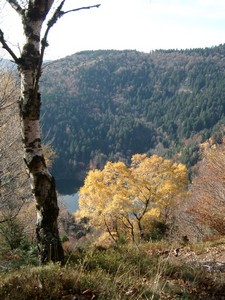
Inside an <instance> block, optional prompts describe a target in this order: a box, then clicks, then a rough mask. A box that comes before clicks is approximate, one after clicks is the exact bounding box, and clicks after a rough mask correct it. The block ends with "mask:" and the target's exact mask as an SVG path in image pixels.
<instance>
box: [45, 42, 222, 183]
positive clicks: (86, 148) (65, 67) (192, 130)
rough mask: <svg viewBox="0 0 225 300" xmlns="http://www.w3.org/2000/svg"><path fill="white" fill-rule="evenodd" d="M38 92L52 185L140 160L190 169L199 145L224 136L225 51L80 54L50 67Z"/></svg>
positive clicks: (194, 161)
mask: <svg viewBox="0 0 225 300" xmlns="http://www.w3.org/2000/svg"><path fill="white" fill-rule="evenodd" d="M41 87H42V98H43V103H42V108H43V112H44V114H43V116H42V118H43V134H44V137H45V139H46V140H50V141H52V145H53V147H54V149H55V150H56V153H57V158H56V160H55V164H54V167H53V172H54V174H55V175H56V178H66V179H73V178H75V176H76V177H77V176H78V177H79V176H80V175H81V177H82V173H83V171H85V170H86V169H87V168H89V167H95V166H98V167H99V166H102V165H103V164H104V163H105V162H106V160H111V161H116V160H118V159H122V160H129V159H130V157H131V156H132V155H133V154H135V153H144V152H149V153H157V154H159V155H163V156H167V157H172V156H174V155H177V156H176V159H179V160H180V161H181V162H183V163H187V165H188V166H190V165H193V164H195V163H196V161H197V160H198V155H199V151H198V150H199V147H198V145H199V143H202V142H203V141H205V140H206V139H208V138H209V137H214V139H215V141H217V142H218V141H219V140H220V137H221V136H222V135H223V129H224V128H223V127H224V126H223V124H224V121H225V118H224V113H225V45H220V46H218V47H214V48H206V49H193V50H182V51H178V50H167V51H165V50H158V51H153V52H151V53H149V54H146V53H140V52H137V51H115V50H108V51H86V52H80V53H77V54H74V55H72V56H68V57H66V58H64V59H60V60H57V61H54V62H50V63H47V64H46V66H45V68H44V72H43V77H42V82H41Z"/></svg>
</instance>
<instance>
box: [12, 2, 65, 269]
mask: <svg viewBox="0 0 225 300" xmlns="http://www.w3.org/2000/svg"><path fill="white" fill-rule="evenodd" d="M8 2H9V3H10V4H12V3H13V5H15V4H16V5H18V4H17V2H15V1H10V0H9V1H8ZM52 3H53V0H51V1H44V0H39V1H35V0H33V1H29V4H28V7H27V9H26V10H23V9H22V8H18V6H17V11H18V12H19V14H20V16H21V19H22V23H23V27H24V33H25V36H26V43H25V45H24V47H23V49H22V54H21V57H20V58H17V59H16V60H15V62H16V63H17V66H18V70H19V73H20V77H21V96H20V101H19V107H20V118H21V127H22V139H23V147H24V161H25V164H26V167H27V172H28V173H29V176H30V179H31V187H32V193H33V195H34V198H35V201H36V208H37V224H36V236H37V243H38V249H39V255H40V261H41V263H47V262H49V261H54V262H56V261H63V259H64V253H63V248H62V245H61V241H60V237H59V231H58V225H57V218H58V214H59V208H58V203H57V194H56V187H55V180H54V178H53V176H52V175H51V174H50V173H49V171H48V168H47V166H46V163H45V159H44V156H43V151H42V143H41V130H40V106H41V95H40V93H39V85H38V83H39V78H40V72H39V69H40V65H41V64H42V57H41V55H40V48H41V43H40V40H41V28H42V24H43V22H44V20H45V17H46V15H47V14H48V12H49V10H50V8H51V5H52Z"/></svg>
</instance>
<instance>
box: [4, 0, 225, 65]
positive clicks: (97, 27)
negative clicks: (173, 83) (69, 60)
mask: <svg viewBox="0 0 225 300" xmlns="http://www.w3.org/2000/svg"><path fill="white" fill-rule="evenodd" d="M57 1H58V2H59V0H57ZM4 3H5V1H4V0H0V5H1V7H0V9H1V14H0V28H1V29H3V31H4V32H5V37H6V38H7V40H8V42H9V43H10V45H12V47H14V49H15V52H17V51H18V48H19V45H20V44H21V41H22V33H21V32H22V29H21V26H20V22H19V19H18V17H17V15H16V13H15V12H13V11H12V10H11V9H8V8H7V6H3V5H4ZM98 3H101V6H100V8H98V9H96V8H95V9H91V10H84V11H79V12H75V13H71V14H67V15H65V16H64V17H63V18H61V19H60V20H59V22H58V23H57V24H55V26H54V28H53V29H52V30H51V31H50V34H49V39H48V41H49V44H50V46H49V47H48V48H47V51H46V55H45V59H58V58H62V57H65V56H67V55H70V54H73V53H75V52H78V51H83V50H97V49H118V50H123V49H135V50H138V51H143V52H149V51H151V50H154V49H186V48H199V47H200V48H204V47H212V46H216V45H219V44H223V43H225V0H67V1H66V7H67V8H68V9H71V8H77V7H82V6H87V5H94V4H98ZM0 55H2V50H1V52H0Z"/></svg>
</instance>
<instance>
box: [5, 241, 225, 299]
mask: <svg viewBox="0 0 225 300" xmlns="http://www.w3.org/2000/svg"><path fill="white" fill-rule="evenodd" d="M215 245H218V246H215ZM166 246H167V247H166ZM176 246H177V245H176ZM222 246H223V243H222V241H221V242H219V241H217V243H215V241H213V243H212V244H211V245H210V244H209V243H206V247H205V248H204V246H203V245H201V246H200V245H194V246H193V245H190V246H189V248H188V247H187V248H182V249H183V250H182V251H183V252H181V253H180V254H179V255H178V256H175V252H174V251H173V247H172V246H171V247H170V249H169V250H168V245H167V244H166V243H162V242H161V243H158V244H157V243H154V244H150V243H146V244H142V245H139V247H137V246H133V245H126V246H123V247H120V248H108V249H101V248H100V249H96V248H92V249H89V250H87V251H78V250H76V251H74V252H73V254H71V255H70V258H69V260H68V263H67V264H66V266H65V267H60V266H59V265H57V264H49V265H47V266H42V267H35V266H21V267H20V268H19V270H13V269H12V270H11V271H9V272H8V273H7V274H1V275H0V299H2V300H13V299H15V300H26V299H27V300H28V299H37V300H39V299H53V300H54V299H65V300H66V299H67V300H69V299H71V300H72V299H80V300H82V299H102V300H107V299H110V300H117V299H118V300H119V299H134V300H138V299H174V300H175V299H176V300H178V299H190V300H195V299H204V300H213V299H216V300H220V299H221V300H222V299H225V273H224V272H221V271H219V270H215V271H212V270H211V271H209V270H208V269H207V268H205V267H204V266H203V265H201V264H197V263H194V264H193V262H192V263H190V260H188V259H186V258H185V255H186V254H187V253H188V251H192V252H194V251H199V248H200V249H201V251H200V252H201V254H200V255H201V258H202V255H204V253H205V255H208V253H209V251H210V250H212V249H213V250H215V247H222ZM184 249H189V250H187V251H186V252H185V250H184ZM196 257H198V255H196Z"/></svg>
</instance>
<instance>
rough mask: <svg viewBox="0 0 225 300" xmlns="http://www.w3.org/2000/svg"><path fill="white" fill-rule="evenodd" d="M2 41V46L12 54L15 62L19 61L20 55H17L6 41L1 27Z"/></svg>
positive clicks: (0, 39)
mask: <svg viewBox="0 0 225 300" xmlns="http://www.w3.org/2000/svg"><path fill="white" fill-rule="evenodd" d="M0 43H1V44H2V48H4V49H5V50H6V51H7V52H8V53H9V54H10V55H11V57H12V58H13V60H14V61H15V63H17V62H18V57H17V56H16V54H15V53H14V52H13V51H12V49H11V48H10V47H9V46H8V44H7V43H6V41H5V39H4V33H3V31H2V30H1V29H0Z"/></svg>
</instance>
